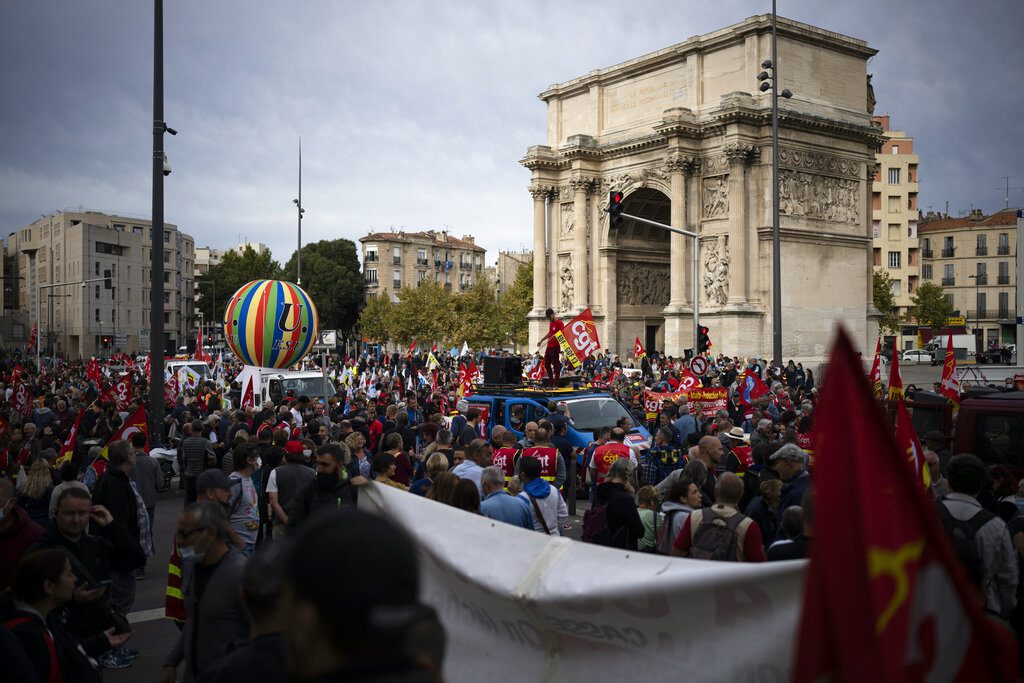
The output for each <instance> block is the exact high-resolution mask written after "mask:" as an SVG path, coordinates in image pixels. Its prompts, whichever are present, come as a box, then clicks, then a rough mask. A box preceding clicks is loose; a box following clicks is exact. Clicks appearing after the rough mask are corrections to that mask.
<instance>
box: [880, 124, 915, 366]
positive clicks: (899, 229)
mask: <svg viewBox="0 0 1024 683" xmlns="http://www.w3.org/2000/svg"><path fill="white" fill-rule="evenodd" d="M872 121H874V122H875V123H877V124H879V125H881V127H882V130H883V131H884V134H885V138H886V140H885V143H883V145H882V147H881V149H880V151H879V152H878V154H877V155H876V157H875V161H876V163H877V165H878V173H877V175H876V176H875V179H874V184H873V185H872V196H871V208H872V212H871V213H872V215H871V229H872V237H873V246H874V266H875V270H884V271H886V272H887V273H888V274H889V277H890V278H892V293H893V298H894V300H895V302H896V306H897V307H898V308H899V312H900V314H901V315H903V316H904V318H905V319H906V318H908V317H909V316H908V312H909V310H910V308H911V306H912V304H911V301H910V297H911V295H913V293H914V291H915V290H916V289H917V286H918V284H919V283H920V280H921V251H920V245H919V242H918V236H917V232H918V222H919V218H920V213H919V211H918V208H917V193H918V183H919V176H918V170H919V160H918V156H917V154H915V153H914V139H913V138H911V137H909V136H908V135H907V134H906V133H905V132H904V131H901V130H892V129H891V128H890V121H889V116H888V115H885V116H875V117H873V118H872ZM911 323H912V321H908V324H907V325H905V326H904V328H903V330H902V334H900V335H897V336H889V337H886V338H885V340H884V343H885V345H886V346H887V347H890V348H891V347H896V348H899V349H908V348H913V347H914V343H915V341H916V337H917V327H916V325H914V324H911Z"/></svg>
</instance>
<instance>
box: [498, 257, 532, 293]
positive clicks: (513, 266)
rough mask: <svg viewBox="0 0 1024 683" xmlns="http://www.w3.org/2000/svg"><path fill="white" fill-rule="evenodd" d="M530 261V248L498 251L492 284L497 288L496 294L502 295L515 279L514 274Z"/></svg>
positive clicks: (530, 262)
mask: <svg viewBox="0 0 1024 683" xmlns="http://www.w3.org/2000/svg"><path fill="white" fill-rule="evenodd" d="M532 263H533V252H532V251H530V250H527V249H524V250H523V251H499V252H498V263H497V265H496V266H495V268H494V285H495V287H496V288H497V290H498V296H503V295H504V294H505V292H507V291H508V289H509V287H511V286H512V283H513V282H515V281H516V274H517V273H518V272H519V269H520V268H522V267H523V266H524V265H527V264H532Z"/></svg>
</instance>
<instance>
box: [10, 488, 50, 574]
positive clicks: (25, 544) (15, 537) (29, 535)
mask: <svg viewBox="0 0 1024 683" xmlns="http://www.w3.org/2000/svg"><path fill="white" fill-rule="evenodd" d="M16 498H17V497H16V496H15V495H14V484H13V483H12V482H11V480H10V479H0V591H2V590H4V589H6V588H7V587H8V586H10V585H11V581H12V580H13V579H14V569H15V567H17V566H18V560H19V559H21V556H22V555H24V554H25V551H26V550H28V549H29V548H30V547H31V546H32V544H33V543H35V542H36V541H38V540H39V537H40V536H42V535H43V527H41V526H40V525H39V524H36V523H35V522H33V521H32V520H31V519H29V516H28V513H26V512H25V510H23V509H22V508H21V507H19V506H18V505H17V500H16Z"/></svg>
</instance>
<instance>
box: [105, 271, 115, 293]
mask: <svg viewBox="0 0 1024 683" xmlns="http://www.w3.org/2000/svg"><path fill="white" fill-rule="evenodd" d="M113 286H114V283H113V280H112V277H111V273H110V271H109V270H104V271H103V289H111V288H113Z"/></svg>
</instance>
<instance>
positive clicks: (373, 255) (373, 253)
mask: <svg viewBox="0 0 1024 683" xmlns="http://www.w3.org/2000/svg"><path fill="white" fill-rule="evenodd" d="M377 258H378V256H377V245H372V246H368V247H366V259H365V260H366V262H367V263H372V262H374V261H376V260H377Z"/></svg>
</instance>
